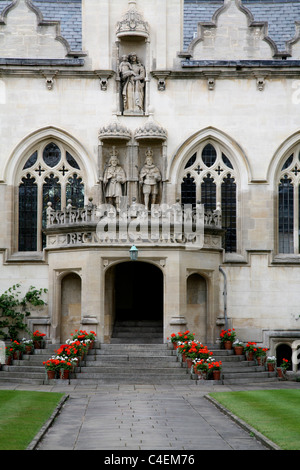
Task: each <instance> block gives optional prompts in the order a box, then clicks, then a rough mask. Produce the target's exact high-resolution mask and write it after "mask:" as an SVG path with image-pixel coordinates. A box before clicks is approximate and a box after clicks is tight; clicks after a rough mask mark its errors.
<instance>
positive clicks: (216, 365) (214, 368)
mask: <svg viewBox="0 0 300 470" xmlns="http://www.w3.org/2000/svg"><path fill="white" fill-rule="evenodd" d="M208 369H209V371H210V372H212V376H213V380H220V379H221V369H222V362H221V361H214V362H211V363H210V364H209V365H208Z"/></svg>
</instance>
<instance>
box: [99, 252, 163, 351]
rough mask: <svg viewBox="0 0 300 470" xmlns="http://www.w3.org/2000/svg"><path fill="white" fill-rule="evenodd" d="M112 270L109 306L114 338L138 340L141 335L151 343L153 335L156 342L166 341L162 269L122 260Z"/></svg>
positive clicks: (112, 337) (108, 293)
mask: <svg viewBox="0 0 300 470" xmlns="http://www.w3.org/2000/svg"><path fill="white" fill-rule="evenodd" d="M111 269H112V271H111V272H108V273H107V278H106V280H107V283H106V295H107V296H108V299H107V301H106V305H107V306H108V304H109V309H108V310H109V313H110V317H111V321H112V323H111V324H112V335H111V341H112V342H114V338H117V337H119V338H120V341H118V342H122V338H123V339H124V341H125V342H137V341H138V339H139V337H140V338H141V340H143V338H144V340H145V341H147V342H148V341H150V340H151V335H152V339H153V342H155V341H156V340H157V342H162V340H163V273H162V271H161V270H160V269H159V268H158V267H157V266H155V265H153V264H151V263H146V262H142V261H127V262H124V263H119V264H117V265H115V266H114V267H113V268H111ZM109 271H110V270H109ZM107 313H108V311H107ZM127 333H128V334H127ZM130 335H132V337H131V339H130ZM135 335H136V336H135ZM115 342H116V341H115ZM150 342H152V341H150Z"/></svg>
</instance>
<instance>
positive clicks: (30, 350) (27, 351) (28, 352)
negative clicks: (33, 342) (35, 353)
mask: <svg viewBox="0 0 300 470" xmlns="http://www.w3.org/2000/svg"><path fill="white" fill-rule="evenodd" d="M25 352H26V354H31V352H32V348H31V346H25Z"/></svg>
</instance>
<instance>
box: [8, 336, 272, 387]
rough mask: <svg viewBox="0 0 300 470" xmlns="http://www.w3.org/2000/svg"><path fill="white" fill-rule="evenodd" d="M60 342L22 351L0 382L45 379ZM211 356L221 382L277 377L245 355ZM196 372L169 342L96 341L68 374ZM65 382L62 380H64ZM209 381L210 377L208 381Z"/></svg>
mask: <svg viewBox="0 0 300 470" xmlns="http://www.w3.org/2000/svg"><path fill="white" fill-rule="evenodd" d="M59 346H60V345H50V346H47V348H46V349H40V350H35V351H34V354H33V355H24V356H23V359H22V360H17V361H13V364H12V365H11V366H6V365H5V366H2V370H0V382H1V381H3V382H19V383H34V384H44V383H49V381H48V379H47V376H46V372H45V369H44V366H43V361H46V360H47V359H48V358H49V357H51V356H52V355H54V354H55V350H56V349H58V347H59ZM210 350H212V351H213V357H214V358H215V359H216V360H221V361H222V375H221V381H218V383H223V384H242V383H246V384H247V383H257V382H268V381H274V380H277V378H276V372H267V371H266V370H265V368H264V366H258V365H256V363H255V362H254V361H246V360H245V356H236V355H234V352H233V351H227V350H223V349H219V348H218V347H217V346H216V345H215V346H214V347H213V345H211V346H210ZM196 377H197V376H196V375H195V374H193V375H191V373H190V371H189V370H188V368H187V367H186V363H183V362H180V361H179V359H178V357H177V354H176V351H174V350H173V349H170V345H168V344H162V343H156V344H149V343H136V344H134V343H123V344H121V343H117V344H113V343H111V344H101V345H100V344H99V343H97V342H96V344H95V348H94V349H92V350H90V351H89V352H88V355H87V356H86V358H85V360H84V361H82V363H81V365H80V367H77V368H76V370H75V372H74V373H72V374H71V377H70V380H69V383H71V384H77V383H78V384H84V383H86V384H92V383H95V384H101V383H103V384H104V383H136V384H160V383H161V384H163V383H164V384H166V383H170V384H171V383H172V384H176V383H178V384H192V383H196V382H195V380H192V379H196ZM64 382H65V381H64ZM211 382H212V381H211Z"/></svg>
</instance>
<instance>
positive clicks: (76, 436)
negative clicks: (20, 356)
mask: <svg viewBox="0 0 300 470" xmlns="http://www.w3.org/2000/svg"><path fill="white" fill-rule="evenodd" d="M293 387H297V388H299V384H298V383H295V382H283V383H278V382H276V383H274V384H273V385H272V384H270V383H269V384H261V385H259V384H255V386H254V385H252V386H251V385H249V386H248V387H247V386H243V387H237V386H224V385H220V386H213V387H210V388H208V387H206V386H201V385H195V384H193V385H191V386H182V385H178V386H176V385H172V386H170V387H169V386H167V385H138V384H137V385H132V384H130V385H126V384H122V385H111V384H110V385H98V386H97V385H95V384H94V385H93V386H92V385H91V386H79V385H77V386H71V385H67V384H66V385H64V384H63V385H62V384H56V385H53V386H50V385H41V386H34V385H32V386H30V385H26V386H25V385H24V384H23V385H19V386H18V385H16V384H11V387H10V386H9V384H5V385H3V384H0V389H14V390H16V389H17V390H20V389H22V390H39V391H40V390H44V391H56V392H58V391H60V392H65V393H67V394H68V395H69V398H68V400H67V401H66V402H65V404H64V405H63V408H62V410H61V412H60V414H59V415H58V416H57V417H56V419H55V421H54V423H53V424H52V426H51V427H50V428H49V429H48V430H47V432H46V434H45V436H44V437H43V439H42V440H41V441H40V442H39V443H38V445H37V450H104V451H110V450H115V451H122V450H123V451H127V450H132V451H139V450H164V451H170V452H172V451H184V450H186V451H197V450H267V449H268V447H267V446H265V445H264V443H262V442H260V441H259V440H257V439H256V438H255V437H254V436H253V435H251V433H249V432H248V431H247V430H244V429H242V428H241V427H240V426H239V425H238V424H237V423H235V422H234V421H233V420H232V419H230V417H228V416H227V415H225V414H224V413H222V412H221V411H220V410H219V409H218V408H217V407H216V406H215V405H214V404H213V403H211V402H210V401H208V400H207V399H206V398H205V395H207V394H208V393H209V392H211V391H230V390H245V389H246V390H253V389H270V388H293Z"/></svg>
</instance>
